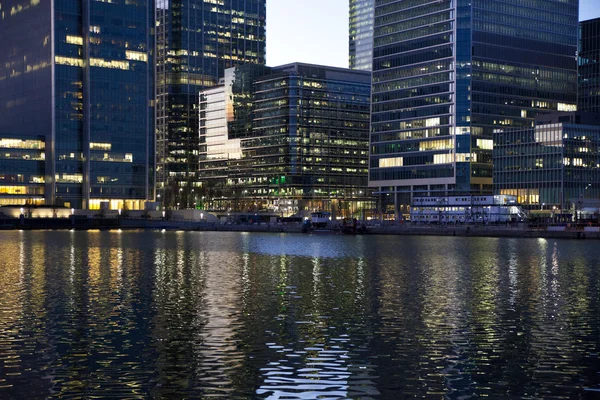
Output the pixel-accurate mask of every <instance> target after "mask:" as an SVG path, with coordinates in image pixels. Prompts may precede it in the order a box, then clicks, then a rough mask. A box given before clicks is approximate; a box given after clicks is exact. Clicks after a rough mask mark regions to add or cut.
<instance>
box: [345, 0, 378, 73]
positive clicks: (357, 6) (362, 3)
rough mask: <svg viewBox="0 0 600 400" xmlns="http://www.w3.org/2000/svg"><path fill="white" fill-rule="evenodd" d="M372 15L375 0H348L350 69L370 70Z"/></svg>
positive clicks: (371, 58) (373, 14)
mask: <svg viewBox="0 0 600 400" xmlns="http://www.w3.org/2000/svg"><path fill="white" fill-rule="evenodd" d="M374 16H375V0H350V25H349V26H350V32H349V33H350V35H349V59H348V61H349V65H350V69H360V70H363V71H370V70H371V66H372V60H373V21H374Z"/></svg>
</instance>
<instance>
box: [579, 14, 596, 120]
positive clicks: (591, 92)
mask: <svg viewBox="0 0 600 400" xmlns="http://www.w3.org/2000/svg"><path fill="white" fill-rule="evenodd" d="M578 55H579V99H578V100H579V103H578V107H577V109H578V110H579V111H587V112H596V113H600V18H596V19H592V20H589V21H583V22H580V23H579V49H578Z"/></svg>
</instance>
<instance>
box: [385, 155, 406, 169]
mask: <svg viewBox="0 0 600 400" xmlns="http://www.w3.org/2000/svg"><path fill="white" fill-rule="evenodd" d="M403 165H404V157H393V158H380V159H379V168H392V167H402V166H403Z"/></svg>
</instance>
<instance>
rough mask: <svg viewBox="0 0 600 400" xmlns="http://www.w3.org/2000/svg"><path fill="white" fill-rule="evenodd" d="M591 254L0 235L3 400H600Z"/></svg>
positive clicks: (189, 235) (223, 236)
mask: <svg viewBox="0 0 600 400" xmlns="http://www.w3.org/2000/svg"><path fill="white" fill-rule="evenodd" d="M599 255H600V251H599V250H598V242H595V241H560V240H544V239H539V240H538V239H498V238H455V237H403V236H337V235H331V236H326V235H325V236H310V235H300V234H268V233H267V234H261V233H253V234H245V233H233V232H149V231H148V232H145V231H140V232H117V231H113V232H108V231H101V232H100V231H90V232H69V231H30V232H19V231H10V232H0V398H3V399H4V398H6V399H12V398H15V399H21V398H27V399H37V398H81V397H85V398H92V397H109V396H110V397H115V398H165V399H167V398H168V399H172V398H182V397H185V398H207V397H211V398H212V397H217V398H219V397H220V398H226V399H236V398H239V399H247V398H271V399H278V398H299V399H311V398H319V397H321V398H362V399H369V398H372V399H401V398H434V399H439V398H444V397H446V398H450V399H468V398H478V397H483V396H488V397H490V398H494V399H498V398H531V399H533V398H540V399H550V398H556V399H559V398H565V399H566V398H595V397H596V396H598V397H600V357H599V354H598V352H599V351H600V257H599Z"/></svg>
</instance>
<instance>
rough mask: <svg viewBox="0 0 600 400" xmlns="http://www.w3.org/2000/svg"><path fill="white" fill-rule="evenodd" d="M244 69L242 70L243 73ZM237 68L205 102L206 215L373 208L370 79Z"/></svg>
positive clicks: (331, 72)
mask: <svg viewBox="0 0 600 400" xmlns="http://www.w3.org/2000/svg"><path fill="white" fill-rule="evenodd" d="M236 70H237V71H236ZM253 70H254V71H253V72H252V70H249V69H248V66H245V67H241V68H237V69H232V70H228V71H227V73H226V79H225V82H226V85H225V86H224V87H221V88H215V89H210V90H205V91H203V92H202V93H201V96H200V115H201V118H200V141H201V147H200V149H201V151H200V155H201V161H200V179H201V180H202V182H203V187H202V189H201V192H200V193H199V194H198V197H197V198H204V199H205V201H206V202H208V204H207V205H206V208H210V209H221V210H234V211H254V210H270V211H273V212H277V213H281V214H284V215H290V214H295V213H297V212H298V211H301V210H310V211H315V210H327V211H333V212H334V213H336V215H345V216H349V215H351V214H356V213H359V212H361V211H362V210H363V209H365V208H369V207H370V202H369V199H370V197H369V194H368V191H367V170H368V168H367V161H368V125H369V93H370V85H369V83H370V74H369V73H368V72H360V71H350V70H346V69H339V68H333V67H331V68H330V67H322V66H313V65H307V64H290V65H286V66H281V67H274V68H271V69H270V73H264V72H265V71H264V70H263V71H260V72H262V73H263V74H262V75H260V76H257V73H256V72H257V69H256V67H255V68H253Z"/></svg>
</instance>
